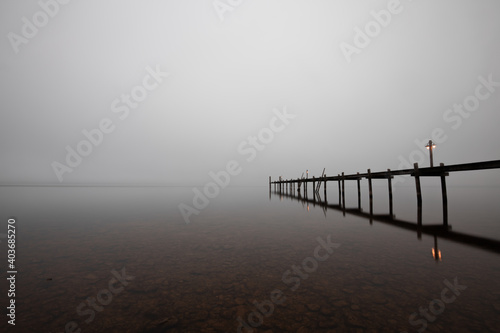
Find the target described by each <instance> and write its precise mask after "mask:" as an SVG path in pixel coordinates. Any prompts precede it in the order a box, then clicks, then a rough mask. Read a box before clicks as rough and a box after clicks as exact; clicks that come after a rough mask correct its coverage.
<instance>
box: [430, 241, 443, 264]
mask: <svg viewBox="0 0 500 333" xmlns="http://www.w3.org/2000/svg"><path fill="white" fill-rule="evenodd" d="M432 257H433V258H434V259H435V260H436V261H441V260H442V259H441V250H440V249H438V241H437V237H436V235H434V247H433V248H432Z"/></svg>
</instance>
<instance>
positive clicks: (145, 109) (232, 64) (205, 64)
mask: <svg viewBox="0 0 500 333" xmlns="http://www.w3.org/2000/svg"><path fill="white" fill-rule="evenodd" d="M52 2H53V1H50V0H45V1H42V3H52ZM221 2H223V3H228V1H227V0H225V1H222V0H221ZM232 3H237V1H233V2H232ZM389 3H391V1H348V0H345V1H326V0H323V1H298V0H281V1H269V0H253V1H250V0H247V1H242V2H241V4H239V5H236V6H233V7H234V8H233V10H232V11H227V12H225V13H223V14H222V15H223V18H224V20H223V21H222V20H220V17H219V15H218V13H217V11H216V9H215V8H214V6H213V1H211V0H206V1H199V0H198V1H195V0H187V1H186V0H177V1H152V0H149V1H123V0H120V1H118V0H114V1H96V0H92V1H76V0H73V1H70V2H69V3H68V4H59V7H60V8H59V10H58V12H57V13H56V14H55V15H54V17H51V18H49V20H48V24H46V25H45V26H43V27H40V28H38V33H37V34H36V35H35V36H34V37H33V38H27V41H28V42H27V43H24V44H20V45H18V49H19V52H18V53H16V52H15V51H14V48H13V46H12V43H11V41H9V37H8V35H9V33H11V32H12V33H15V34H17V35H19V36H22V28H23V25H24V24H25V23H24V22H23V20H22V18H23V17H26V18H27V19H28V20H29V21H31V22H33V15H34V14H36V13H37V12H40V11H41V10H42V9H41V7H40V4H39V3H38V2H37V1H22V2H21V1H15V0H8V1H2V2H1V3H0V32H1V35H2V36H3V38H2V39H1V41H0V71H1V76H0V85H1V89H0V100H1V121H0V153H1V156H2V157H1V160H0V170H1V172H0V183H26V182H28V183H59V180H58V177H57V176H56V174H55V172H54V170H53V167H52V166H51V164H52V163H53V162H54V161H57V162H60V163H61V164H65V157H66V154H67V152H66V149H65V147H66V146H68V145H69V146H70V147H72V148H74V149H76V146H77V144H78V143H79V142H80V141H81V140H85V136H84V135H83V134H82V130H84V129H86V130H91V129H94V128H97V127H98V126H99V122H100V121H101V120H102V119H104V118H109V119H110V120H111V121H112V122H113V125H114V126H115V128H114V130H113V132H111V133H109V134H105V135H104V136H103V139H102V143H101V144H99V145H98V146H94V147H93V151H92V153H90V155H88V156H86V157H83V158H82V162H81V164H79V165H78V166H77V167H75V168H74V170H73V172H71V173H65V174H64V175H63V179H64V180H63V183H80V182H92V183H97V182H106V183H117V182H126V183H134V182H146V183H155V182H159V183H169V184H186V185H191V184H193V185H194V184H203V183H205V182H207V181H208V180H209V177H208V172H210V171H214V172H217V171H218V170H222V169H224V168H225V166H226V163H227V162H228V161H230V160H237V161H238V162H240V165H241V167H242V169H243V171H242V172H241V174H239V175H238V176H237V177H234V179H232V180H231V184H240V185H259V184H266V182H267V177H268V176H270V175H271V176H273V177H277V176H279V175H283V176H284V177H286V178H289V177H298V176H300V174H301V173H302V172H303V171H304V170H305V169H309V170H310V171H311V173H312V174H317V175H319V174H320V173H321V170H322V168H323V167H326V169H327V173H328V174H337V173H339V172H342V171H345V172H347V173H350V172H356V171H365V170H366V168H371V169H372V170H376V171H379V170H383V169H386V168H391V169H397V168H398V167H399V166H400V164H401V161H400V156H401V157H403V158H404V159H406V160H410V155H411V154H412V153H413V152H415V151H418V149H419V147H421V145H418V146H417V145H416V144H415V143H414V141H415V140H417V139H418V140H419V141H421V142H426V141H427V140H428V139H430V138H431V133H432V132H433V130H434V129H436V128H441V129H442V130H443V133H444V135H446V140H443V142H442V143H440V144H438V147H437V149H436V151H435V163H439V162H444V163H445V164H454V163H465V162H474V161H482V160H494V159H499V157H500V155H499V149H498V142H499V139H500V131H498V129H497V127H498V124H499V120H500V113H499V106H500V86H497V87H495V86H494V87H493V88H491V89H492V90H494V91H488V88H487V87H482V88H479V91H480V93H481V94H482V95H481V96H485V95H486V94H487V93H488V92H489V95H488V97H487V98H483V100H480V101H479V106H478V107H477V110H476V111H473V112H470V116H469V117H468V118H464V117H463V116H459V118H460V119H462V120H457V116H458V113H456V112H450V113H449V114H448V121H446V120H445V119H444V118H443V115H444V114H445V112H446V110H447V109H450V108H453V104H455V103H457V104H461V103H463V102H464V100H465V99H467V97H468V96H474V95H475V93H476V90H477V86H478V85H480V84H481V81H480V80H478V77H483V78H484V79H485V80H488V77H489V76H490V75H491V78H492V80H493V81H495V82H500V34H499V32H500V20H498V14H499V13H500V2H498V1H493V0H492V1H472V0H470V1H465V0H460V1H457V0H447V1H445V0H443V1H430V0H419V1H415V0H414V1H409V0H401V2H400V5H399V7H398V8H399V12H398V13H397V14H392V15H391V21H390V22H389V23H388V24H387V26H385V27H383V26H381V29H380V33H378V35H376V36H374V37H373V38H371V41H370V43H369V45H367V46H366V47H365V48H360V50H359V54H353V55H352V57H351V61H350V62H348V61H347V59H346V57H345V56H344V54H343V52H342V50H341V43H343V42H345V43H348V44H351V45H354V46H355V43H354V38H355V30H354V29H355V28H356V27H359V28H361V29H364V28H365V25H366V24H367V23H369V22H370V21H374V20H375V19H374V17H373V15H372V14H370V12H371V11H373V10H374V11H376V12H379V11H380V10H386V9H387V8H388V4H389ZM219 14H220V13H219ZM40 17H41V16H40ZM379 26H380V24H379ZM11 36H12V35H11ZM147 67H149V68H151V69H155V68H157V67H159V68H160V69H161V71H164V72H168V73H169V76H168V77H166V78H163V79H162V82H161V83H159V84H158V86H157V87H156V88H155V89H152V91H148V94H147V97H146V98H145V99H144V101H142V102H140V103H139V105H138V106H137V108H135V109H131V110H130V114H129V116H128V117H127V118H126V119H123V120H121V119H120V118H119V116H120V113H115V112H113V111H112V107H111V105H112V103H113V101H114V100H115V99H117V98H118V99H120V98H121V95H122V94H130V93H131V91H132V90H133V89H134V87H136V86H140V85H142V83H143V79H144V77H145V76H146V75H147V74H148V71H147V70H146V68H147ZM148 82H149V83H153V82H154V81H153V80H150V81H148ZM471 100H473V99H470V98H469V101H471ZM121 105H123V104H121ZM285 106H286V109H287V111H288V113H290V114H293V115H296V118H294V119H293V120H291V121H290V123H289V124H288V125H287V126H286V128H285V129H284V130H283V131H281V132H279V133H275V136H274V139H273V140H272V141H271V142H269V143H268V144H267V145H265V149H263V150H262V151H258V152H257V155H256V157H255V159H254V160H252V161H250V162H248V161H247V160H246V159H247V157H248V155H242V154H240V153H238V146H239V145H240V144H242V143H243V142H244V141H245V140H247V138H248V136H255V135H257V134H258V133H259V132H260V131H261V130H262V129H263V128H265V127H269V122H270V121H271V119H272V118H273V117H274V116H275V113H273V109H278V110H283V108H284V107H285ZM465 114H467V113H465ZM450 117H455V118H450ZM451 119H453V120H451ZM459 121H461V122H460V123H459ZM452 126H455V127H456V129H454V128H453V127H452ZM418 154H419V153H413V156H414V157H415V156H418ZM421 164H424V165H427V164H428V159H427V155H425V161H424V162H422V163H421Z"/></svg>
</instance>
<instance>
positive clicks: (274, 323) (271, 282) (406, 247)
mask: <svg viewBox="0 0 500 333" xmlns="http://www.w3.org/2000/svg"><path fill="white" fill-rule="evenodd" d="M381 184H382V183H381ZM406 185H407V184H405V185H404V186H400V187H396V188H395V190H394V210H395V214H396V217H397V218H398V219H403V220H408V221H416V199H415V193H414V191H415V190H414V188H413V187H411V186H406ZM350 186H352V187H350ZM424 189H425V190H424V193H423V195H424V219H423V224H424V225H425V224H436V223H441V218H442V217H441V206H440V204H441V202H440V200H441V198H440V188H439V187H424ZM355 191H356V190H355V185H353V184H350V185H349V184H348V185H347V187H346V206H347V207H355V206H356V205H357V197H356V192H355ZM362 191H363V197H362V208H363V210H364V211H366V210H367V209H368V208H367V207H368V206H367V204H368V203H367V198H366V197H367V195H366V190H365V189H364V188H363V190H362ZM321 193H322V192H321ZM499 194H500V189H499V188H495V187H490V188H488V187H484V188H475V187H453V186H451V187H450V188H449V207H450V212H449V215H450V225H451V226H452V230H453V231H457V232H462V233H467V234H473V235H476V236H481V237H487V238H493V239H496V240H500V225H499V219H500V208H499V205H498V199H499V198H500V196H499ZM192 197H193V194H192V190H191V188H182V187H144V188H141V187H67V188H57V187H34V188H32V187H3V188H0V199H1V204H0V206H1V211H2V214H3V216H2V219H3V220H4V221H3V222H2V224H1V225H2V227H1V228H2V229H1V230H0V233H6V229H7V227H6V224H7V223H6V221H7V219H8V217H10V216H15V217H16V219H17V222H16V227H17V229H16V232H17V233H16V237H17V238H16V239H17V244H16V250H17V252H16V264H17V265H16V266H17V267H16V268H17V270H18V274H17V281H16V298H15V299H16V326H15V329H13V328H12V327H11V326H10V325H7V320H6V319H5V318H4V319H3V320H2V322H1V323H0V329H1V330H2V331H5V328H7V329H8V331H13V332H14V331H16V332H64V331H65V326H66V329H67V331H73V330H74V331H75V332H78V329H81V332H237V331H238V326H240V325H247V326H248V327H251V328H252V329H253V332H268V333H269V332H302V333H303V332H401V331H408V332H416V331H417V330H419V329H420V330H421V331H422V332H423V329H424V328H425V331H426V332H498V327H500V319H499V318H500V284H499V283H498V281H500V261H499V260H498V259H499V251H500V249H498V248H497V249H496V251H495V250H494V249H493V250H491V249H490V250H485V249H481V248H477V247H474V246H470V245H465V244H461V243H457V242H453V241H449V240H446V239H440V238H439V239H438V249H439V250H440V251H441V254H442V258H441V259H442V260H435V258H434V257H433V255H432V252H431V250H432V248H433V247H434V246H435V245H434V244H435V243H434V237H433V236H431V235H427V234H422V235H421V238H419V237H418V235H417V233H416V232H413V231H411V230H406V229H402V228H399V227H396V226H393V225H390V224H387V223H380V222H377V221H372V223H370V221H369V220H368V219H366V218H362V217H358V216H354V215H351V214H349V213H347V214H345V216H344V214H343V212H342V211H341V210H335V209H328V210H326V211H324V210H323V209H322V207H320V206H319V205H313V204H312V203H311V204H309V209H308V208H307V203H304V202H300V201H297V200H292V199H290V198H287V197H282V196H280V195H277V194H274V193H273V194H271V195H269V192H268V188H267V187H242V188H226V189H224V190H223V191H222V192H221V194H220V195H219V196H217V197H216V198H213V199H211V200H210V204H209V205H208V207H207V208H205V209H203V210H201V212H200V213H199V215H193V216H191V223H189V224H186V223H185V222H184V221H183V219H182V216H181V214H180V213H179V209H178V204H179V203H181V202H184V203H186V204H191V200H192ZM386 197H387V188H386V186H383V185H377V186H375V187H374V199H375V201H374V211H375V213H377V214H378V213H384V214H386V213H387V212H388V208H387V207H388V200H387V198H386ZM323 199H324V198H323ZM328 199H329V203H335V202H338V193H337V188H336V187H335V184H332V185H330V184H329V191H328ZM328 238H329V239H330V242H331V243H333V244H334V245H332V246H330V247H327V249H325V248H323V247H322V246H321V243H328ZM318 239H321V241H319V240H318ZM0 240H1V241H2V242H1V243H0V249H1V251H2V253H4V254H6V253H7V243H6V239H5V238H0ZM2 257H4V258H5V257H6V256H5V255H2ZM6 265H7V262H6V260H2V262H1V266H0V267H1V269H2V271H4V272H5V271H6V270H7V268H6ZM113 271H114V273H113ZM116 276H118V277H120V276H122V281H123V283H120V282H119V281H117V278H116ZM123 276H125V277H128V278H123ZM455 279H456V281H455ZM453 284H458V285H459V286H458V287H457V289H455V290H454V292H453V291H451V290H450V285H453ZM1 287H2V290H6V289H8V288H7V283H6V280H3V282H2V285H1ZM446 288H448V289H447V290H445V289H446ZM2 293H4V292H2ZM2 299H6V298H5V297H2ZM433 300H434V301H433ZM431 301H432V302H431ZM93 302H94V303H93ZM4 303H5V304H6V302H4ZM429 307H430V310H426V309H427V308H429ZM258 308H260V310H259V309H258ZM419 308H422V311H428V312H427V313H424V312H422V313H423V314H419V313H418V312H419V311H420V310H419ZM414 313H416V314H414ZM242 322H244V324H241V323H242ZM241 331H242V332H250V330H246V329H242V330H241Z"/></svg>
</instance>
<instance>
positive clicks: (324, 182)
mask: <svg viewBox="0 0 500 333" xmlns="http://www.w3.org/2000/svg"><path fill="white" fill-rule="evenodd" d="M323 191H324V193H325V203H326V202H327V201H328V200H327V199H326V175H325V176H324V189H323Z"/></svg>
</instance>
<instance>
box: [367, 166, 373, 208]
mask: <svg viewBox="0 0 500 333" xmlns="http://www.w3.org/2000/svg"><path fill="white" fill-rule="evenodd" d="M368 196H369V198H370V215H373V189H372V172H371V170H370V169H368Z"/></svg>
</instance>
